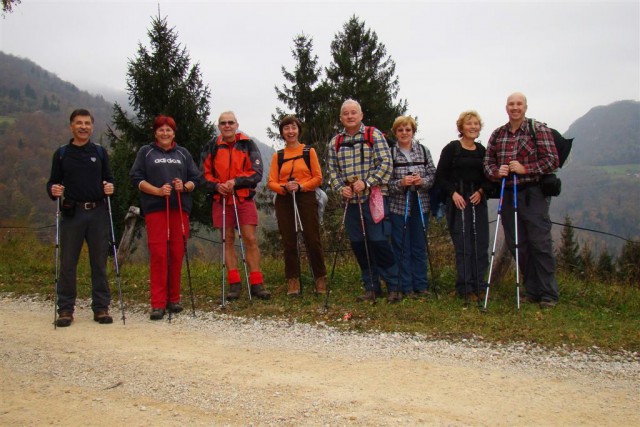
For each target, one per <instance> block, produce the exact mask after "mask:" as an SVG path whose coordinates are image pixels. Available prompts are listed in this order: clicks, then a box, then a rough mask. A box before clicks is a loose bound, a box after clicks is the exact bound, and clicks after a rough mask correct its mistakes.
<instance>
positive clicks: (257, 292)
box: [251, 285, 271, 299]
mask: <svg viewBox="0 0 640 427" xmlns="http://www.w3.org/2000/svg"><path fill="white" fill-rule="evenodd" d="M251 296H252V297H256V298H260V299H269V298H271V293H270V292H269V291H268V290H266V289H265V287H264V285H251Z"/></svg>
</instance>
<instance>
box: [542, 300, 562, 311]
mask: <svg viewBox="0 0 640 427" xmlns="http://www.w3.org/2000/svg"><path fill="white" fill-rule="evenodd" d="M556 305H558V301H540V308H541V309H543V310H545V309H549V308H553V307H555V306H556Z"/></svg>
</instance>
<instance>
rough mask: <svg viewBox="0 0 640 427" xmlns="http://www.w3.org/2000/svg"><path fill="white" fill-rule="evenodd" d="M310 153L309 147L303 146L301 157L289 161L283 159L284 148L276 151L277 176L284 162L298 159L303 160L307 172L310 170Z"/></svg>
mask: <svg viewBox="0 0 640 427" xmlns="http://www.w3.org/2000/svg"><path fill="white" fill-rule="evenodd" d="M343 139H344V138H343ZM310 151H311V147H309V146H308V145H305V147H304V148H303V149H302V155H301V156H296V157H291V158H289V159H285V158H284V148H282V149H280V150H278V175H280V169H282V165H283V164H284V163H285V162H288V161H294V160H298V159H300V158H301V159H303V160H304V163H305V164H306V165H307V168H308V169H309V170H311V155H310V154H309V152H310ZM291 172H292V173H293V169H292V170H291Z"/></svg>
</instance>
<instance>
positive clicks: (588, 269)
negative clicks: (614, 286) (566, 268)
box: [579, 242, 595, 279]
mask: <svg viewBox="0 0 640 427" xmlns="http://www.w3.org/2000/svg"><path fill="white" fill-rule="evenodd" d="M579 262H580V274H581V276H582V277H583V278H588V279H591V278H592V277H593V276H594V270H595V261H594V260H593V251H592V250H591V246H590V245H589V243H588V242H587V243H585V244H584V245H582V247H581V248H580V258H579Z"/></svg>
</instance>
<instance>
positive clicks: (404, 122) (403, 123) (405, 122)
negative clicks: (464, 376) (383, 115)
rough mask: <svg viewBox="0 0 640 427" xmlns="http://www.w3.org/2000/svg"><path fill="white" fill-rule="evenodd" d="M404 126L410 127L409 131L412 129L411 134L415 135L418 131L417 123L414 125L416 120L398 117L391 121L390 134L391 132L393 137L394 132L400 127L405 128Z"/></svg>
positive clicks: (408, 117) (409, 117)
mask: <svg viewBox="0 0 640 427" xmlns="http://www.w3.org/2000/svg"><path fill="white" fill-rule="evenodd" d="M406 125H409V126H411V129H413V133H416V131H417V130H418V123H416V120H415V119H414V118H413V117H411V116H398V117H396V119H395V120H394V121H393V126H391V132H393V134H394V135H395V134H396V130H397V129H398V128H399V127H400V126H406Z"/></svg>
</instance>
